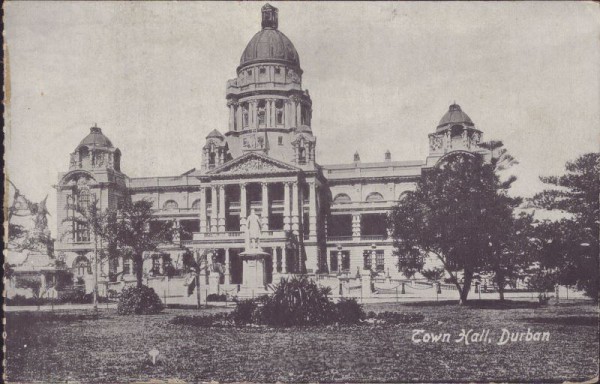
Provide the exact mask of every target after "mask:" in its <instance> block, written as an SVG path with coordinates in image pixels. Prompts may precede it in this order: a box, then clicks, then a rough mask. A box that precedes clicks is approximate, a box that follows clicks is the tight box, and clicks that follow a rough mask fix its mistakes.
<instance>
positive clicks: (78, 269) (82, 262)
mask: <svg viewBox="0 0 600 384" xmlns="http://www.w3.org/2000/svg"><path fill="white" fill-rule="evenodd" d="M73 271H74V272H75V274H76V275H77V276H84V275H85V274H89V273H92V271H91V265H90V262H89V260H88V259H87V257H85V256H83V255H81V256H77V258H76V259H75V261H73Z"/></svg>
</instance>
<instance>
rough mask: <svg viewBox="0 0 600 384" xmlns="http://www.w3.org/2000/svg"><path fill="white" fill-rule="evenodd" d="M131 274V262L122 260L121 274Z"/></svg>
mask: <svg viewBox="0 0 600 384" xmlns="http://www.w3.org/2000/svg"><path fill="white" fill-rule="evenodd" d="M130 273H131V260H129V259H124V260H123V274H124V275H129V274H130Z"/></svg>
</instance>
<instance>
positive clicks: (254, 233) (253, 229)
mask: <svg viewBox="0 0 600 384" xmlns="http://www.w3.org/2000/svg"><path fill="white" fill-rule="evenodd" d="M246 222H247V225H246V252H248V251H254V250H258V251H262V249H261V248H260V238H261V235H262V232H261V223H260V217H259V216H258V215H257V214H256V212H255V211H254V208H253V209H251V210H250V215H249V216H248V217H247V218H246Z"/></svg>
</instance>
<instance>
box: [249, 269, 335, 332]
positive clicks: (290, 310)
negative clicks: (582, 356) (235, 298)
mask: <svg viewBox="0 0 600 384" xmlns="http://www.w3.org/2000/svg"><path fill="white" fill-rule="evenodd" d="M329 293H330V289H329V288H321V287H319V286H318V285H317V284H316V283H315V282H314V281H312V280H309V279H307V278H306V277H305V276H301V277H294V278H292V279H289V280H285V279H282V280H281V282H280V283H279V284H278V285H277V286H276V287H275V291H274V292H273V294H272V295H271V296H268V297H266V298H265V299H264V305H263V306H262V308H260V309H259V310H258V311H257V312H258V316H257V318H258V320H259V321H260V322H262V323H263V324H268V325H273V326H284V327H285V326H294V325H319V324H328V323H332V322H335V321H336V319H337V316H336V310H335V305H334V304H333V303H332V302H331V301H330V300H329V297H328V295H329Z"/></svg>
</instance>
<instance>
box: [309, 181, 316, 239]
mask: <svg viewBox="0 0 600 384" xmlns="http://www.w3.org/2000/svg"><path fill="white" fill-rule="evenodd" d="M315 186H316V185H315V182H314V181H309V182H308V220H309V228H308V229H309V236H310V238H311V239H312V238H315V237H316V236H317V196H316V193H315V192H316V191H315Z"/></svg>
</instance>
